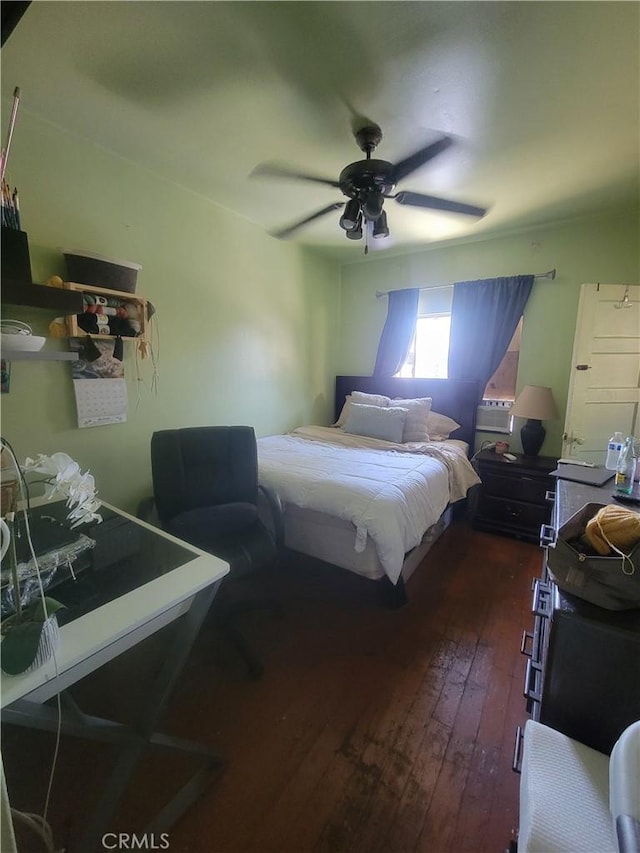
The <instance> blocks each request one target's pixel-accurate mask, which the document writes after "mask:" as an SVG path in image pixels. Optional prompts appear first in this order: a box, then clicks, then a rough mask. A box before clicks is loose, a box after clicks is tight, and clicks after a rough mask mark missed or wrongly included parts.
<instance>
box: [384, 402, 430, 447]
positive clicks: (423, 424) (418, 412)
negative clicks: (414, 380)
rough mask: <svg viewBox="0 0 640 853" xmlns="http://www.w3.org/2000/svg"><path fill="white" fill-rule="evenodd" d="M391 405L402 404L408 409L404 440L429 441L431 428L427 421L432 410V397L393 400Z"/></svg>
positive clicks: (401, 405)
mask: <svg viewBox="0 0 640 853" xmlns="http://www.w3.org/2000/svg"><path fill="white" fill-rule="evenodd" d="M389 405H390V406H400V407H401V408H403V409H406V410H407V420H406V423H405V425H404V433H403V434H402V441H403V443H406V442H408V441H429V430H428V428H427V421H428V419H429V412H430V411H431V397H419V398H415V399H403V398H401V397H398V399H395V400H392V401H391V402H390V403H389Z"/></svg>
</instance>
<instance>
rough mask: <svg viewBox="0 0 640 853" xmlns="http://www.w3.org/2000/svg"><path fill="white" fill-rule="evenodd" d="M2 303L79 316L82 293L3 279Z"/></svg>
mask: <svg viewBox="0 0 640 853" xmlns="http://www.w3.org/2000/svg"><path fill="white" fill-rule="evenodd" d="M1 301H2V304H3V305H24V306H28V307H31V308H51V309H52V310H54V311H58V312H60V313H62V314H79V313H80V312H81V311H82V294H81V293H76V292H74V291H72V290H62V289H60V288H57V287H47V286H46V285H44V284H30V283H28V282H26V281H19V280H17V279H13V278H3V279H2V294H1Z"/></svg>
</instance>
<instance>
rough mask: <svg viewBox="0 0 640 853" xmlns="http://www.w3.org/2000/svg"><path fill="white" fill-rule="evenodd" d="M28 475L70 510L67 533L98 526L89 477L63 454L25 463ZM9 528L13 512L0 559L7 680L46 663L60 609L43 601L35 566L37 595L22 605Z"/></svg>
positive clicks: (55, 639)
mask: <svg viewBox="0 0 640 853" xmlns="http://www.w3.org/2000/svg"><path fill="white" fill-rule="evenodd" d="M30 473H36V474H40V475H43V476H42V477H41V478H40V479H39V480H36V481H35V482H42V483H45V484H46V486H47V493H48V499H49V500H52V499H55V498H64V499H65V500H66V504H67V507H68V509H69V512H68V514H67V519H68V520H69V521H71V522H72V523H71V527H72V528H75V527H79V526H80V525H81V524H85V523H86V522H88V521H97V522H100V521H102V517H101V516H100V515H99V513H98V509H99V508H100V501H99V500H98V499H97V498H96V489H95V481H94V479H93V476H92V475H91V474H90V473H89V472H85V473H84V474H83V473H81V471H80V467H79V465H78V464H77V463H76V462H74V461H73V459H71V457H70V456H68V455H67V454H66V453H54V454H52V455H51V456H45V455H44V454H39V455H38V457H37V458H36V459H31V458H27V459H26V461H25V463H24V465H23V466H21V476H24V475H27V474H30ZM27 511H28V510H25V512H27ZM14 524H15V508H12V509H11V510H10V511H8V512H7V513H6V515H5V518H4V519H2V522H1V526H2V538H3V542H2V554H3V556H5V555H6V559H8V561H9V572H10V576H11V583H12V588H13V599H14V601H13V604H14V608H15V612H14V613H13V614H12V615H11V616H9V617H7V618H6V619H4V620H3V622H2V626H1V632H2V635H3V639H2V645H1V646H0V652H1V657H2V669H3V671H4V672H6V673H7V674H10V675H17V674H19V673H21V672H26V671H27V670H28V669H30V668H32V667H34V666H39V665H41V664H42V663H44V662H45V661H46V660H47V659H48V658H49V657H51V655H52V654H53V651H54V649H55V647H56V645H57V642H58V638H59V634H58V623H57V617H56V612H57V611H58V610H59V609H60V608H61V607H62V606H63V605H62V604H60V602H58V601H56V600H55V599H53V598H48V597H46V596H45V595H44V589H43V587H42V583H41V581H40V576H39V569H38V566H37V561H35V562H36V572H37V574H38V578H39V591H40V595H39V596H37V597H35V598H34V599H33V600H32V601H28V602H24V601H22V595H21V587H20V578H19V575H18V562H17V558H16V548H15V536H14V535H13V534H14V529H13V528H14Z"/></svg>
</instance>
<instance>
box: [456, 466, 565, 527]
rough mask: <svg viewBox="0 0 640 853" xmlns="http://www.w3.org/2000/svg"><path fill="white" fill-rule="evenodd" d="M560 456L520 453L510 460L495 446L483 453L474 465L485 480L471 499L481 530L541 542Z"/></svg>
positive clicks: (474, 515) (472, 513)
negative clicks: (494, 448) (542, 529)
mask: <svg viewBox="0 0 640 853" xmlns="http://www.w3.org/2000/svg"><path fill="white" fill-rule="evenodd" d="M556 464H557V459H556V458H555V457H550V456H521V455H519V456H516V459H515V461H510V460H508V459H506V458H505V457H504V456H501V455H500V454H498V453H495V452H494V451H493V450H483V451H482V452H481V453H479V454H478V455H477V456H476V458H475V460H474V465H475V468H476V470H477V472H478V476H479V477H480V479H481V480H482V483H481V484H480V486H479V487H478V488H477V489H476V490H475V494H474V495H473V498H472V500H471V504H470V508H471V521H472V524H473V526H474V527H475V528H476V529H479V530H489V531H491V532H495V533H506V534H509V535H511V536H517V537H520V538H522V539H528V540H530V541H532V542H538V541H539V538H540V527H541V526H542V525H543V524H547V523H548V522H549V518H550V515H551V503H550V501H552V500H553V490H554V489H555V484H556V481H555V478H553V477H551V476H550V472H551V471H553V470H554V468H555V467H556Z"/></svg>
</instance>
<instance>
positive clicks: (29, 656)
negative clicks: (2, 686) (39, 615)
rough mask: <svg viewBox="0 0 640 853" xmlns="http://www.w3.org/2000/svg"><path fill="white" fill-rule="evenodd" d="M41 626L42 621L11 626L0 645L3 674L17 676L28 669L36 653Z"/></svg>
mask: <svg viewBox="0 0 640 853" xmlns="http://www.w3.org/2000/svg"><path fill="white" fill-rule="evenodd" d="M43 626H44V622H42V621H40V622H21V623H20V624H19V625H13V627H12V628H11V630H10V631H9V632H8V634H6V636H5V638H4V640H3V641H2V644H1V645H0V654H1V656H2V669H3V671H4V672H6V673H7V674H8V675H18V674H19V673H21V672H24V671H25V670H27V669H29V667H30V666H31V664H32V663H33V661H34V660H35V657H36V654H37V653H38V646H39V644H40V635H41V634H42V628H43Z"/></svg>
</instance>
